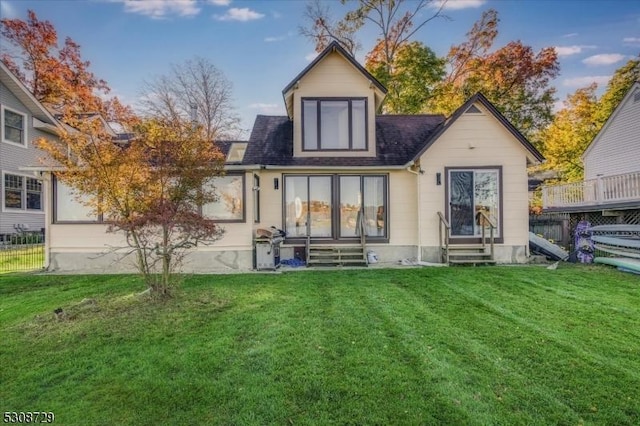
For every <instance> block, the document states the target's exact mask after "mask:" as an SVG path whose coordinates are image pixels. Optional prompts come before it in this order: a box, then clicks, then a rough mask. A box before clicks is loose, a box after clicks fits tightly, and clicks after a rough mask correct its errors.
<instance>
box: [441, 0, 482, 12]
mask: <svg viewBox="0 0 640 426" xmlns="http://www.w3.org/2000/svg"><path fill="white" fill-rule="evenodd" d="M486 2H487V0H447V2H446V3H445V0H436V1H434V2H433V3H431V7H432V8H434V9H439V8H441V7H442V5H443V4H444V8H443V9H444V10H461V9H471V8H478V7H480V6H482V5H484V4H485V3H486Z"/></svg>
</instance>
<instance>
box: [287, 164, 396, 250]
mask: <svg viewBox="0 0 640 426" xmlns="http://www.w3.org/2000/svg"><path fill="white" fill-rule="evenodd" d="M284 182H285V196H284V204H285V205H284V211H285V214H284V222H285V231H286V232H287V237H288V238H300V237H306V236H307V232H308V233H309V235H310V236H311V237H312V238H326V239H333V240H342V239H345V240H348V239H355V238H359V237H360V230H359V227H358V221H360V220H362V221H363V224H364V229H365V235H366V236H367V237H379V238H387V231H388V228H387V223H388V220H387V206H386V202H387V201H386V200H387V197H386V192H387V187H386V185H387V177H386V176H378V175H375V176H372V175H370V176H367V175H330V176H298V175H288V176H285V177H284Z"/></svg>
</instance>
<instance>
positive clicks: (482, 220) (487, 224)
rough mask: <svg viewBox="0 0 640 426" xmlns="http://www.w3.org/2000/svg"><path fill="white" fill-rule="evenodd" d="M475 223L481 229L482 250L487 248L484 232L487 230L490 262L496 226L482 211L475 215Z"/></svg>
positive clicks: (492, 256)
mask: <svg viewBox="0 0 640 426" xmlns="http://www.w3.org/2000/svg"><path fill="white" fill-rule="evenodd" d="M476 221H477V223H479V224H480V227H481V229H482V233H481V234H482V235H481V240H482V248H484V249H486V247H487V237H486V231H487V228H489V254H490V255H491V260H493V259H494V246H495V229H496V224H495V223H493V221H492V220H491V219H490V218H489V216H487V215H486V214H485V212H483V211H482V210H480V211H479V212H478V213H476Z"/></svg>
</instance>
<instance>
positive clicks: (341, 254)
mask: <svg viewBox="0 0 640 426" xmlns="http://www.w3.org/2000/svg"><path fill="white" fill-rule="evenodd" d="M307 265H308V266H366V265H367V258H366V254H365V253H364V250H363V248H362V246H351V245H345V246H342V245H331V246H330V245H317V244H314V245H311V246H309V256H308V258H307Z"/></svg>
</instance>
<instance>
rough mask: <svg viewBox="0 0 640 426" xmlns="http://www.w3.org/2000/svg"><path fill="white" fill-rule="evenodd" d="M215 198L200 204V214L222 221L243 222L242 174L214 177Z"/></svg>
mask: <svg viewBox="0 0 640 426" xmlns="http://www.w3.org/2000/svg"><path fill="white" fill-rule="evenodd" d="M210 185H212V186H213V187H214V188H215V190H214V191H215V194H216V197H217V200H216V201H214V202H213V203H208V204H205V205H203V206H202V215H203V216H204V217H206V218H208V219H215V220H218V221H222V222H244V220H245V218H244V175H226V176H220V177H216V178H214V179H213V180H212V181H211V183H210Z"/></svg>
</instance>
